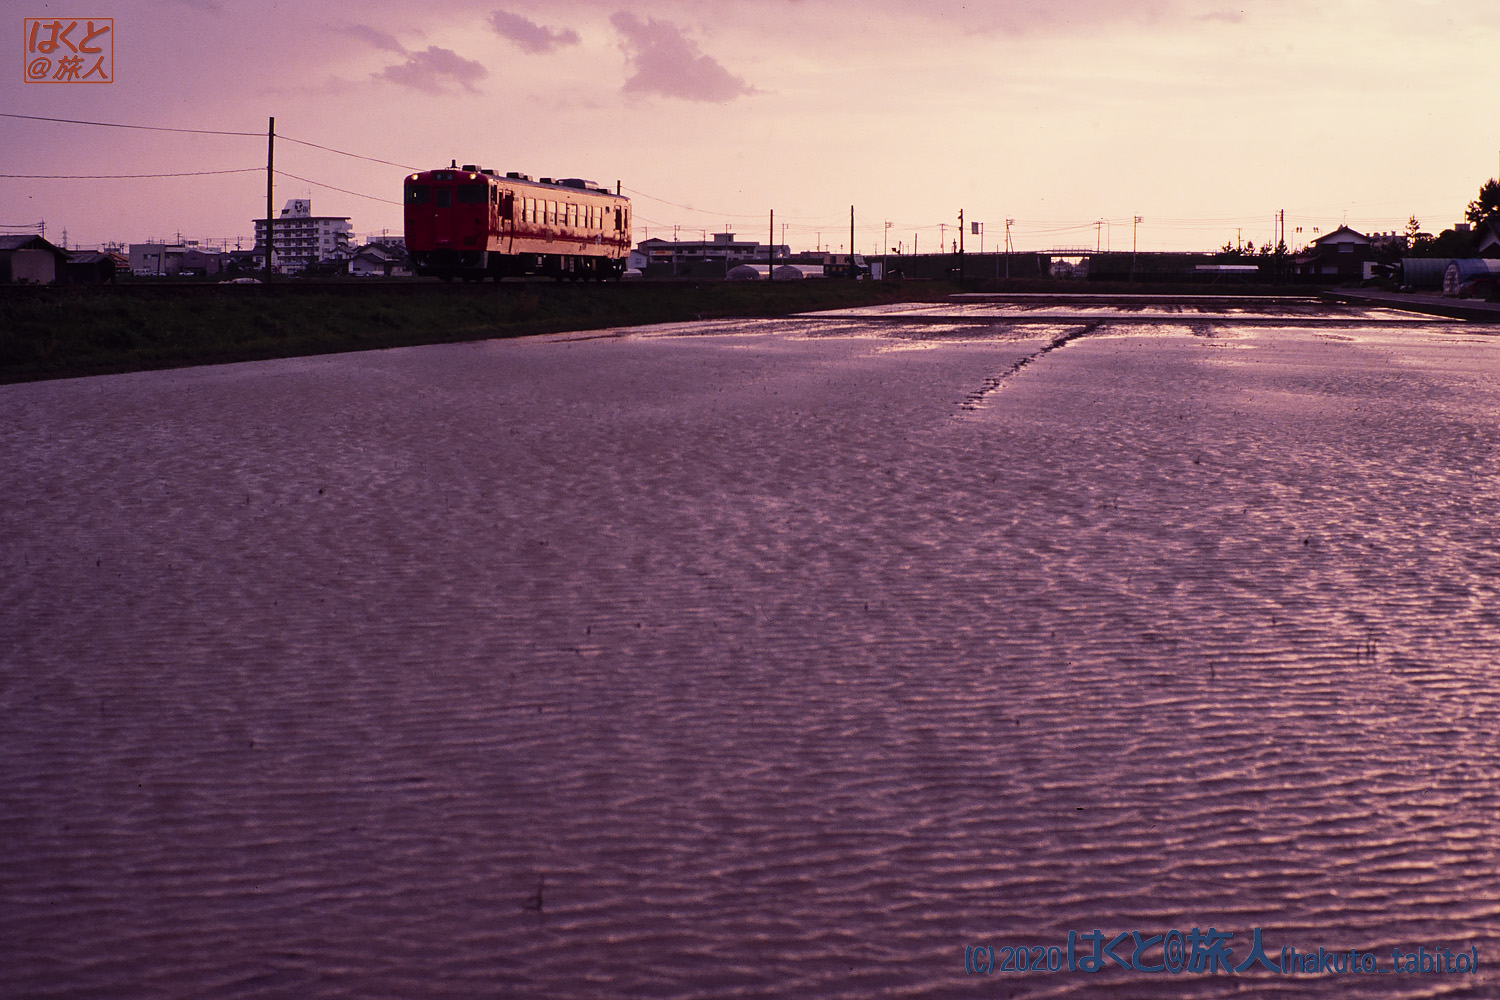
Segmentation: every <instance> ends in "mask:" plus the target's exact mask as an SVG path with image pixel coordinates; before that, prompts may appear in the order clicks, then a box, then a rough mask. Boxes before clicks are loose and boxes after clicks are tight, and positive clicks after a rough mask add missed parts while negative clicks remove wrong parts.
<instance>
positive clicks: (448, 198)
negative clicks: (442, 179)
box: [432, 187, 453, 208]
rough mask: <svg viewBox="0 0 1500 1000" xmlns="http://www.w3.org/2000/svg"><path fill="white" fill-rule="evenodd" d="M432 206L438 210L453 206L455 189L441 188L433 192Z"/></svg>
mask: <svg viewBox="0 0 1500 1000" xmlns="http://www.w3.org/2000/svg"><path fill="white" fill-rule="evenodd" d="M432 204H433V205H434V206H435V207H437V208H447V207H448V206H449V205H451V204H453V189H452V188H446V187H440V188H437V189H436V190H434V191H433V192H432Z"/></svg>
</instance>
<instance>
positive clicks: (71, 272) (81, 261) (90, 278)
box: [67, 250, 130, 285]
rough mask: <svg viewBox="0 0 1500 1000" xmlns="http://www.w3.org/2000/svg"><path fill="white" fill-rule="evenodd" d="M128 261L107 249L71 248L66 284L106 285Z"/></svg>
mask: <svg viewBox="0 0 1500 1000" xmlns="http://www.w3.org/2000/svg"><path fill="white" fill-rule="evenodd" d="M129 266H130V261H129V260H128V259H127V258H124V257H122V256H121V255H119V254H117V253H110V252H109V251H107V250H73V251H70V252H69V253H68V267H67V274H68V284H70V285H107V284H109V283H111V282H112V281H114V280H115V275H116V274H117V273H119V272H121V271H123V270H125V269H126V268H128V267H129Z"/></svg>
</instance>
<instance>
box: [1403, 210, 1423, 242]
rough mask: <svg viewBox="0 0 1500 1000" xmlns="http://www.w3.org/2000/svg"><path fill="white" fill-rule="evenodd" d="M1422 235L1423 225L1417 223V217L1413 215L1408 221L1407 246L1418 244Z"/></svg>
mask: <svg viewBox="0 0 1500 1000" xmlns="http://www.w3.org/2000/svg"><path fill="white" fill-rule="evenodd" d="M1421 234H1422V224H1421V223H1420V222H1418V221H1417V217H1416V215H1415V214H1413V215H1412V217H1411V218H1409V219H1407V220H1406V245H1407V246H1411V245H1412V244H1414V243H1416V241H1417V237H1418V236H1420V235H1421Z"/></svg>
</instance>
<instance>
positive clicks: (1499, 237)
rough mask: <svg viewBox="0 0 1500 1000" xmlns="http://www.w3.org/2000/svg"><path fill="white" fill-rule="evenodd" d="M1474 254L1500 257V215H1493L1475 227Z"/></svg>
mask: <svg viewBox="0 0 1500 1000" xmlns="http://www.w3.org/2000/svg"><path fill="white" fill-rule="evenodd" d="M1474 237H1475V240H1476V243H1475V244H1474V256H1476V257H1500V215H1492V216H1490V217H1489V218H1488V219H1485V220H1484V221H1483V222H1481V223H1479V225H1478V226H1476V227H1475V228H1474Z"/></svg>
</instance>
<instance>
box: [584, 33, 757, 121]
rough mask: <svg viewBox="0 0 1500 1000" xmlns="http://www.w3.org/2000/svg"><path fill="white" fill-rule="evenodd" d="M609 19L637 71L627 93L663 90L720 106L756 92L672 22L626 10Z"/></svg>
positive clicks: (669, 93) (687, 99)
mask: <svg viewBox="0 0 1500 1000" xmlns="http://www.w3.org/2000/svg"><path fill="white" fill-rule="evenodd" d="M609 23H610V24H612V25H614V27H615V30H616V31H618V32H619V33H620V36H621V39H622V41H621V43H620V48H621V49H622V50H623V51H624V52H625V56H626V58H627V59H628V60H629V61H630V64H631V67H632V68H633V69H634V71H635V72H634V75H632V76H631V77H630V79H628V80H626V81H625V88H624V89H625V92H626V93H628V94H660V95H662V96H663V97H677V98H681V99H682V100H684V101H707V102H710V103H715V104H722V103H725V102H727V101H732V100H734V99H735V98H736V97H741V96H743V95H745V94H754V93H756V92H757V91H756V90H755V88H754V87H752V86H750V85H749V84H748V83H746V82H745V81H744V80H742V79H740V78H739V77H737V76H735V75H734V74H732V73H730V72H729V70H727V69H725V68H724V67H723V66H721V65H719V63H718V62H716V61H715V60H714V59H713V58H712V57H710V56H706V55H704V54H703V53H702V52H701V51H700V50H699V48H698V44H697V43H696V42H694V41H693V40H692V39H690V38H688V37H687V36H686V35H684V34H683V33H682V29H681V28H678V27H677V26H676V25H674V24H670V23H669V22H666V21H658V20H656V19H655V18H647V19H646V20H644V21H642V20H641V19H640V18H638V17H636V16H635V15H634V14H631V13H629V12H627V11H623V10H622V11H619V12H618V13H616V14H614V15H613V16H612V17H610V19H609Z"/></svg>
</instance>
